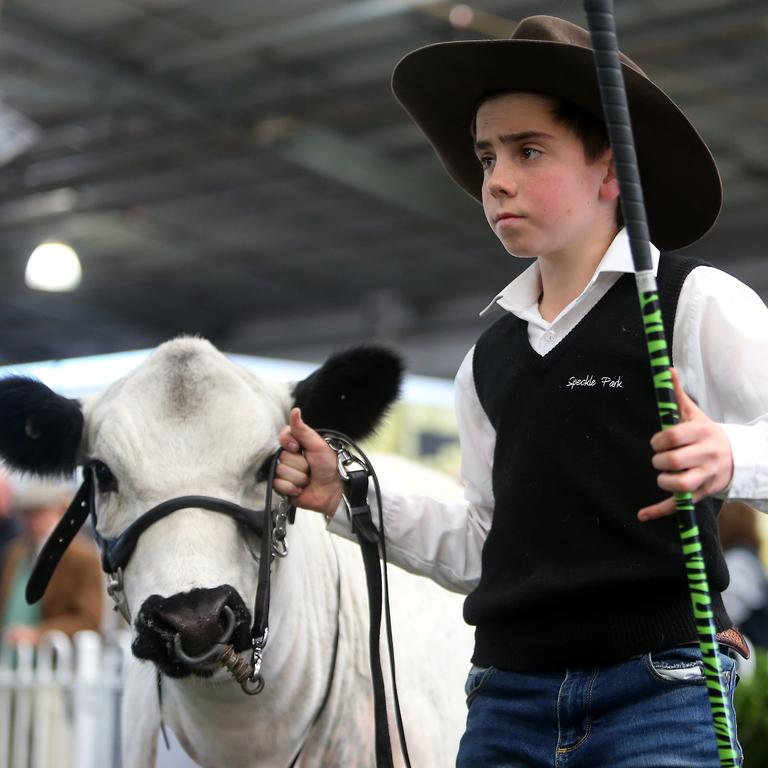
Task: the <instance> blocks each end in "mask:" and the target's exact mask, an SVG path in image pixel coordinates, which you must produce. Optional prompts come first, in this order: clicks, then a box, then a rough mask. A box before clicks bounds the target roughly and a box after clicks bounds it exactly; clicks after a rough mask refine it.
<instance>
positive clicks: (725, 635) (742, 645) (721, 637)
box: [683, 627, 750, 659]
mask: <svg viewBox="0 0 768 768" xmlns="http://www.w3.org/2000/svg"><path fill="white" fill-rule="evenodd" d="M715 640H716V641H717V643H718V644H719V645H724V646H725V647H726V648H730V649H731V650H732V651H736V653H738V654H739V656H741V657H742V658H744V659H748V658H749V655H750V654H749V645H748V644H747V641H746V640H745V639H744V635H742V634H741V632H739V630H738V629H736V627H731V628H730V629H724V630H723V631H722V632H718V633H717V634H716V635H715ZM697 643H698V640H692V641H691V642H690V643H683V645H696V644H697Z"/></svg>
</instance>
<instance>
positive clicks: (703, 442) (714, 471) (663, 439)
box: [637, 368, 733, 522]
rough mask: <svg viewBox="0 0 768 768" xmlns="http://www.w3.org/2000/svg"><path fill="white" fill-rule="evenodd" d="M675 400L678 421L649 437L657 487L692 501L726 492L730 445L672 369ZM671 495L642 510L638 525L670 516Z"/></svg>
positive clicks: (673, 503) (729, 472)
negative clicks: (687, 495) (684, 389)
mask: <svg viewBox="0 0 768 768" xmlns="http://www.w3.org/2000/svg"><path fill="white" fill-rule="evenodd" d="M672 381H673V383H674V387H675V399H676V400H677V405H678V408H679V409H680V410H679V413H680V422H679V423H678V424H676V425H675V426H674V427H670V428H669V429H666V430H663V431H662V432H657V433H656V434H655V435H654V436H653V437H652V438H651V447H652V448H653V450H654V451H655V452H656V453H655V455H654V457H653V466H654V467H655V468H656V469H657V470H659V477H658V483H659V487H660V488H663V489H664V490H666V491H671V492H672V493H684V492H686V491H690V492H691V493H692V494H693V501H694V502H697V501H701V499H703V498H705V497H706V496H712V495H714V494H716V493H720V491H723V490H725V489H726V488H727V487H728V486H729V485H730V484H731V478H732V476H733V453H732V451H731V442H730V440H729V439H728V436H727V435H726V434H725V432H724V431H723V429H722V428H721V427H720V426H719V425H718V424H716V423H715V422H714V421H712V419H710V418H709V416H707V414H706V413H704V411H702V410H701V409H700V408H699V407H698V406H697V405H696V403H694V402H693V400H691V398H690V397H688V395H686V394H685V392H684V391H683V387H682V384H681V383H680V377H679V376H678V375H677V371H676V370H675V369H674V368H673V369H672ZM674 511H675V498H674V496H672V497H670V498H668V499H665V500H664V501H662V502H660V503H658V504H653V505H651V506H650V507H643V509H641V510H640V511H639V512H638V513H637V517H638V519H639V520H640V521H641V522H645V521H646V520H653V519H655V518H657V517H664V516H665V515H671V514H672V513H673V512H674Z"/></svg>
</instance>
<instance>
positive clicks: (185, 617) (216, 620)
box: [150, 589, 231, 656]
mask: <svg viewBox="0 0 768 768" xmlns="http://www.w3.org/2000/svg"><path fill="white" fill-rule="evenodd" d="M228 597H229V593H228V592H227V591H224V590H202V589H201V590H193V591H192V592H189V593H186V594H179V595H173V596H172V597H169V598H166V599H164V600H160V601H159V602H158V603H157V604H156V605H154V606H153V607H152V608H151V611H150V616H151V619H150V622H151V623H152V624H154V628H155V629H156V630H157V631H159V632H160V633H161V634H170V635H179V636H180V638H181V642H182V645H183V647H184V650H185V651H186V652H187V653H188V654H189V655H191V656H197V655H199V654H201V653H203V652H205V651H208V650H209V649H210V648H211V646H212V645H214V644H215V643H216V642H217V641H218V639H219V637H221V635H222V633H223V630H224V629H225V628H226V625H227V623H228V619H227V617H226V616H225V615H224V614H223V611H224V607H225V606H226V604H227V599H228ZM230 612H231V611H230Z"/></svg>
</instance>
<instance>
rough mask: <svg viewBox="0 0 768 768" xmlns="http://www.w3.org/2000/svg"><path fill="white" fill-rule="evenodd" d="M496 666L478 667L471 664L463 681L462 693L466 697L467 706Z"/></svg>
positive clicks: (489, 677)
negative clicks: (465, 679)
mask: <svg viewBox="0 0 768 768" xmlns="http://www.w3.org/2000/svg"><path fill="white" fill-rule="evenodd" d="M495 671H496V667H478V666H477V665H476V664H473V665H472V667H471V669H470V670H469V674H468V675H467V681H466V682H465V683H464V693H465V695H466V697H467V706H469V705H470V704H471V703H472V700H473V699H474V698H475V697H476V696H477V695H478V694H479V693H480V691H481V690H482V689H483V687H484V686H485V684H486V683H487V682H488V681H489V680H490V679H491V676H492V675H493V673H494V672H495Z"/></svg>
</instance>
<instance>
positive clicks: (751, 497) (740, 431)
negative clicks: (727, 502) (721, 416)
mask: <svg viewBox="0 0 768 768" xmlns="http://www.w3.org/2000/svg"><path fill="white" fill-rule="evenodd" d="M719 426H720V427H721V428H722V429H723V431H724V432H725V434H726V435H727V436H728V440H729V441H730V443H731V451H732V453H733V477H732V478H731V484H730V485H729V486H728V488H727V489H726V490H725V491H724V492H723V494H722V496H723V497H724V498H726V499H743V500H745V501H758V502H763V503H761V504H758V505H757V506H759V507H760V508H764V507H765V503H764V502H765V500H766V499H767V498H768V465H767V464H766V463H765V460H764V461H760V457H765V456H766V444H765V442H766V440H765V434H764V433H763V432H762V431H761V430H756V429H755V428H754V427H751V426H745V425H742V424H720V425H719Z"/></svg>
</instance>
